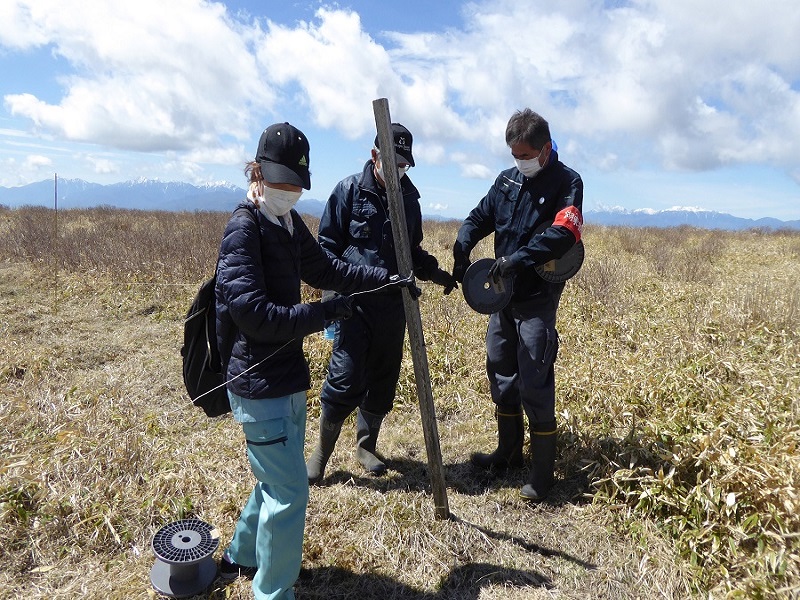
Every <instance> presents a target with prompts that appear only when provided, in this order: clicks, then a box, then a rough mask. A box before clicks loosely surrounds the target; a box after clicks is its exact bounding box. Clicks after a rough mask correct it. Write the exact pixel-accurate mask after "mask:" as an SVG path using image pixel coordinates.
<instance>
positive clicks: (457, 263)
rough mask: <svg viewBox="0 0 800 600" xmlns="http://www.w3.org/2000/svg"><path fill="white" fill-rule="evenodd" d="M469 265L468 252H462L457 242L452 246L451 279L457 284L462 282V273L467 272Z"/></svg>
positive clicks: (462, 249)
mask: <svg viewBox="0 0 800 600" xmlns="http://www.w3.org/2000/svg"><path fill="white" fill-rule="evenodd" d="M469 264H470V263H469V252H464V248H463V247H462V246H461V244H460V243H459V242H456V243H455V244H453V279H455V280H456V281H457V282H458V283H461V282H462V281H464V273H466V272H467V268H468V267H469Z"/></svg>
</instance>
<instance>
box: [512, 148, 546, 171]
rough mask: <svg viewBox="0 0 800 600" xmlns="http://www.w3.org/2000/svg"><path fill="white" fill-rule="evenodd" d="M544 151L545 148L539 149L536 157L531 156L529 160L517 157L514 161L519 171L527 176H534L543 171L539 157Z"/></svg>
mask: <svg viewBox="0 0 800 600" xmlns="http://www.w3.org/2000/svg"><path fill="white" fill-rule="evenodd" d="M542 152H544V148H542V149H541V150H540V151H539V154H537V155H536V158H529V159H528V160H520V159H515V160H514V162H515V163H516V164H517V168H518V169H519V172H520V173H522V174H523V175H525V177H533V176H534V175H536V174H537V173H538V172H539V171H541V170H542V165H541V164H539V158H540V157H541V156H542Z"/></svg>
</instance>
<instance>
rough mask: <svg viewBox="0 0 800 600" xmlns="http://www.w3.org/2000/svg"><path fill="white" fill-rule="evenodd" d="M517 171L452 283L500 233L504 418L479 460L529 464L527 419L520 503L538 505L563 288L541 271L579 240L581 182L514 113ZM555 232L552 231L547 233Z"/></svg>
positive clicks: (497, 186) (491, 352) (544, 127)
mask: <svg viewBox="0 0 800 600" xmlns="http://www.w3.org/2000/svg"><path fill="white" fill-rule="evenodd" d="M506 144H507V145H508V146H509V147H510V149H511V155H512V156H513V157H514V159H515V162H516V166H515V167H512V168H511V169H507V170H505V171H503V172H502V173H500V175H498V177H497V179H496V180H495V182H494V185H492V187H491V189H490V190H489V192H488V193H487V194H486V196H485V197H484V198H483V199H482V200H481V201H480V202H479V203H478V206H476V207H475V208H474V209H473V210H472V212H470V214H469V216H468V217H467V218H466V219H465V220H464V222H463V224H462V225H461V228H460V229H459V232H458V236H457V238H456V241H455V244H454V245H453V259H454V267H453V276H454V277H455V278H456V279H457V280H458V281H462V280H463V278H464V272H465V271H466V269H467V267H468V266H469V264H470V259H469V255H470V252H471V250H472V249H473V248H474V247H475V245H476V244H477V243H478V241H480V240H481V239H483V238H485V237H486V236H488V235H491V234H494V251H495V258H496V261H495V263H494V264H493V265H492V267H491V268H490V270H489V276H491V277H493V278H495V279H498V278H513V290H514V291H513V295H512V297H511V301H510V303H509V304H508V305H507V306H506V307H505V308H504V309H502V310H501V311H500V312H497V313H494V314H493V315H491V317H490V318H489V326H488V329H487V332H486V371H487V375H488V377H489V383H490V389H491V394H492V400H493V401H494V403H495V414H496V416H497V429H498V445H497V449H496V450H494V451H493V452H491V453H489V454H482V453H476V454H473V456H472V462H473V463H474V464H476V465H477V466H479V467H482V468H494V469H505V468H508V467H519V466H522V464H523V459H522V446H523V442H524V438H525V429H524V423H523V416H522V411H523V409H524V411H525V413H526V414H527V416H528V425H529V428H530V448H531V455H532V462H531V469H530V474H529V477H528V482H527V484H525V485H524V486H523V488H522V489H521V491H520V495H521V496H522V497H523V498H524V499H526V500H534V501H536V500H541V499H543V498H545V497H546V496H547V494H548V493H549V491H550V488H551V486H552V483H553V475H554V466H555V454H556V416H555V374H554V368H553V364H554V362H555V359H556V355H557V353H558V332H557V331H556V311H557V310H558V304H559V300H560V299H561V293H562V291H563V289H564V283H551V282H548V281H545V280H544V279H542V278H541V277H539V276H538V275H537V273H536V271H535V268H534V267H535V266H536V265H543V264H545V263H547V262H549V261H550V260H553V259H557V258H561V257H562V256H563V255H564V254H565V253H566V252H567V251H568V250H569V249H570V248H572V246H574V245H575V244H576V243H578V242H579V241H580V239H581V231H582V228H583V217H582V214H581V209H582V206H583V181H582V180H581V177H580V175H578V173H576V172H575V171H573V170H572V169H570V168H569V167H567V166H566V165H564V164H563V163H562V162H561V161H559V159H558V154H557V153H556V151H555V149H554V148H553V143H552V140H551V139H550V127H549V125H548V123H547V121H545V120H544V119H543V118H542V117H541V116H540V115H538V114H537V113H535V112H533V111H532V110H530V109H525V110H522V111H517V112H516V113H515V114H514V115H513V116H512V117H511V119H510V120H509V122H508V125H507V127H506ZM548 225H549V226H548Z"/></svg>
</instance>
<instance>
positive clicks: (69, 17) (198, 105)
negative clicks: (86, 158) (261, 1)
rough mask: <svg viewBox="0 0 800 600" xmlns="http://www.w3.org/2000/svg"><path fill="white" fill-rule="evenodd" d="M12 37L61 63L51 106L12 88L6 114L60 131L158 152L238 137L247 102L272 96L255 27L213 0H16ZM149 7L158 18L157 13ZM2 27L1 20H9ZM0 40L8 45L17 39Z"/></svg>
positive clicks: (266, 103) (246, 123)
mask: <svg viewBox="0 0 800 600" xmlns="http://www.w3.org/2000/svg"><path fill="white" fill-rule="evenodd" d="M15 6H16V7H17V10H16V12H13V9H12V14H11V15H10V16H11V18H15V19H16V22H15V23H14V26H13V27H11V26H8V27H4V30H5V29H15V30H17V31H18V32H19V34H20V36H22V37H26V36H29V37H30V38H31V39H33V40H36V44H37V45H45V44H49V45H51V46H52V47H53V52H54V54H56V55H58V56H60V57H62V58H64V59H66V60H67V61H69V62H70V63H71V64H72V65H73V66H74V68H75V71H74V73H72V74H70V75H68V76H65V78H64V79H63V81H62V84H63V85H64V87H65V90H66V91H65V94H64V96H63V97H62V98H61V100H60V101H59V102H58V103H57V104H52V103H49V102H47V101H45V100H42V99H40V98H37V97H35V96H33V95H31V94H24V93H23V94H11V95H7V96H6V97H5V104H6V106H7V107H8V109H9V111H10V112H11V114H13V115H16V116H23V117H27V118H29V119H30V120H31V121H32V122H33V123H34V124H35V125H36V127H37V129H40V130H41V131H46V132H50V133H52V134H53V135H56V136H58V137H60V138H63V139H67V140H72V141H83V142H94V143H102V144H105V145H108V146H111V147H115V148H119V149H129V150H140V151H163V150H168V149H175V150H181V149H188V148H193V147H196V146H198V145H214V144H216V142H217V139H218V138H219V137H220V136H223V135H228V136H233V137H235V138H238V139H245V138H247V137H248V136H249V135H250V133H251V129H252V128H251V127H250V120H251V117H250V107H251V105H252V104H255V103H257V104H258V105H259V107H260V109H261V110H263V109H268V108H269V107H270V106H271V105H272V103H273V102H274V95H273V94H272V92H271V88H270V87H269V86H268V85H265V84H264V83H263V82H262V81H259V78H258V77H257V70H256V68H255V60H254V57H253V55H252V52H251V50H250V46H251V44H252V36H254V35H256V33H257V31H254V30H252V29H246V28H244V26H242V25H239V24H237V23H235V22H233V21H232V20H231V19H230V18H229V17H228V16H227V15H226V14H225V12H224V7H223V5H221V4H213V3H206V2H198V1H197V0H176V1H175V2H171V3H167V4H164V3H162V2H159V1H158V0H140V1H139V2H136V3H128V2H80V3H77V2H70V3H64V2H57V1H54V0H36V1H30V2H21V1H19V2H17V3H16V5H15ZM156 15H157V17H155V16H156ZM7 25H8V24H7ZM16 39H17V37H15V38H13V39H10V40H9V39H7V38H3V42H4V43H6V44H14V43H19V42H16Z"/></svg>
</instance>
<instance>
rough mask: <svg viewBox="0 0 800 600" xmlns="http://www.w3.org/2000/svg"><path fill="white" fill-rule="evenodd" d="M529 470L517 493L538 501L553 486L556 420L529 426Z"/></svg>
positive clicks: (542, 498) (524, 497) (545, 496)
mask: <svg viewBox="0 0 800 600" xmlns="http://www.w3.org/2000/svg"><path fill="white" fill-rule="evenodd" d="M531 454H532V455H533V457H532V460H531V471H530V474H529V475H528V483H526V484H525V485H524V486H522V489H521V490H520V491H519V495H520V497H521V498H523V499H524V500H530V501H532V502H538V501H540V500H544V499H545V498H547V495H548V494H549V493H550V488H551V487H553V477H554V472H555V464H556V422H555V421H552V422H551V423H545V424H544V425H532V426H531Z"/></svg>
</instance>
